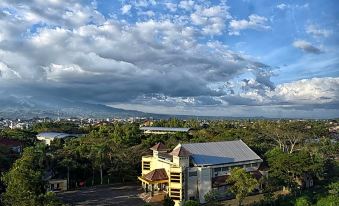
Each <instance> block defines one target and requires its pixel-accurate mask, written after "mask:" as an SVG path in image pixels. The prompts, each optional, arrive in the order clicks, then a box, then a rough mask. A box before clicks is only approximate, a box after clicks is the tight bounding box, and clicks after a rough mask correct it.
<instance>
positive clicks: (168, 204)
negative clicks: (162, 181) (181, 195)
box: [164, 195, 175, 206]
mask: <svg viewBox="0 0 339 206" xmlns="http://www.w3.org/2000/svg"><path fill="white" fill-rule="evenodd" d="M174 205H175V202H174V201H173V200H172V199H171V197H170V196H168V195H167V196H166V197H165V199H164V206H174Z"/></svg>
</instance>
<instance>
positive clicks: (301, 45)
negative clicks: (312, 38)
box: [292, 40, 322, 54]
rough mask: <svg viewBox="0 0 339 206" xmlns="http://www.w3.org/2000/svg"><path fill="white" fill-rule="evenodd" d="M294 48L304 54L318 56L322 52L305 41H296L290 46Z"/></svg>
mask: <svg viewBox="0 0 339 206" xmlns="http://www.w3.org/2000/svg"><path fill="white" fill-rule="evenodd" d="M292 45H293V46H294V47H295V48H298V49H301V50H302V51H304V52H306V53H312V54H320V53H321V52H322V51H321V50H320V49H319V48H317V47H315V46H313V45H312V44H311V43H309V42H307V41H305V40H296V41H294V42H293V44H292Z"/></svg>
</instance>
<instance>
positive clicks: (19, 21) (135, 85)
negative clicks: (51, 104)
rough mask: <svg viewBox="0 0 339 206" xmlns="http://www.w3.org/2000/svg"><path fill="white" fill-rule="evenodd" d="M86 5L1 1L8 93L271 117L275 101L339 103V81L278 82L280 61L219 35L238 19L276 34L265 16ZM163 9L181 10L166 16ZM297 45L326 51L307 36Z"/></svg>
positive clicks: (238, 27) (200, 8)
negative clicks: (268, 60)
mask: <svg viewBox="0 0 339 206" xmlns="http://www.w3.org/2000/svg"><path fill="white" fill-rule="evenodd" d="M83 2H84V1H77V0H69V1H65V0H64V1H41V0H33V1H27V2H25V3H19V1H10V0H4V1H1V2H0V7H1V9H0V28H2V29H1V30H0V94H1V95H2V96H4V97H6V96H9V95H15V96H16V97H20V96H22V97H25V96H29V97H33V98H34V97H37V96H39V97H44V98H49V97H51V98H52V97H53V98H55V99H57V98H63V99H67V100H76V101H82V102H92V103H103V104H108V105H111V104H120V105H144V106H145V107H146V106H149V107H150V108H152V109H154V108H156V107H170V108H171V110H173V111H179V110H178V108H182V109H183V110H184V111H185V112H189V111H193V112H192V113H194V112H199V111H202V110H203V109H201V108H204V107H205V108H207V107H208V108H213V109H212V110H214V112H215V113H213V114H217V115H218V114H221V113H218V110H219V109H220V110H221V109H224V111H223V112H224V113H223V114H229V113H228V112H227V111H225V108H227V109H228V110H229V111H231V113H232V112H235V111H237V112H239V113H241V114H244V116H248V115H247V114H253V115H258V114H259V115H260V114H261V113H260V112H262V113H263V114H266V113H267V112H268V111H266V110H265V109H266V108H271V107H272V108H273V109H272V110H270V111H272V112H277V111H278V112H279V111H285V110H286V109H289V110H291V111H292V110H293V111H296V110H298V111H300V110H302V109H303V108H307V109H308V110H313V109H314V110H316V109H327V108H335V106H336V105H337V102H338V95H337V93H336V91H335V90H331V88H336V87H338V78H332V79H331V78H318V79H317V78H315V79H305V80H299V81H294V82H291V83H285V84H278V85H275V84H274V83H273V82H272V76H274V75H275V74H274V73H273V71H272V67H271V66H270V65H267V64H265V63H263V62H261V61H258V59H255V58H254V57H249V56H247V55H246V54H242V53H239V52H236V51H234V50H232V49H231V48H232V47H231V45H227V44H226V43H225V42H222V41H221V40H220V39H221V38H219V36H217V37H215V35H223V34H224V32H225V30H227V25H226V24H228V23H229V24H230V30H229V32H230V33H232V34H240V32H242V31H243V30H245V29H254V30H268V29H270V26H269V25H268V20H267V19H266V18H265V17H261V16H258V15H254V14H253V15H250V16H249V18H248V19H247V20H236V19H233V20H231V19H232V17H231V15H230V13H229V7H228V6H227V5H226V4H219V5H212V4H208V3H201V2H202V1H183V2H185V3H182V5H181V6H179V5H180V3H179V4H174V3H172V4H171V3H168V4H160V3H157V2H156V1H146V0H143V1H133V2H131V3H130V4H128V5H130V6H131V7H126V8H125V9H123V8H124V7H125V6H126V5H125V6H122V7H120V6H119V7H117V8H118V9H117V13H120V12H122V13H124V12H126V13H125V14H128V12H131V8H132V7H133V14H134V10H135V13H136V14H138V15H141V16H136V18H135V19H134V18H133V20H131V22H129V21H128V20H120V19H119V16H121V14H117V15H113V14H109V15H106V16H105V15H103V14H101V13H100V11H98V9H97V5H96V4H95V3H93V4H85V3H83ZM192 2H193V3H192ZM156 5H158V6H159V5H161V6H164V5H166V8H164V9H165V11H168V10H170V11H171V12H174V11H175V9H176V12H178V13H170V12H167V13H166V14H159V12H157V11H158V10H156V8H154V6H156ZM164 7H165V6H164ZM43 8H48V9H43ZM120 9H121V10H120ZM229 21H230V22H229ZM317 29H318V28H317ZM313 30H314V29H313ZM313 30H312V31H313ZM310 31H311V29H310ZM310 34H312V35H316V34H315V33H314V32H313V33H310ZM318 34H319V35H320V36H325V35H324V34H325V33H324V32H320V33H319V32H318ZM293 45H294V46H295V47H297V48H299V49H301V50H303V51H305V52H311V53H319V52H320V49H318V48H317V47H315V46H312V45H311V43H309V42H306V41H304V40H297V41H295V42H294V43H293ZM317 49H318V50H317ZM305 56H308V57H312V56H310V55H305ZM317 57H321V55H319V56H317ZM330 63H331V62H329V63H328V64H327V65H330ZM303 66H304V65H303ZM313 66H314V67H316V65H313ZM319 67H323V66H319ZM306 77H307V76H306ZM308 96H310V98H307V97H308ZM303 106H304V107H303ZM261 107H262V108H261ZM130 109H133V108H130ZM167 110H169V109H167ZM208 110H209V109H207V110H206V111H208ZM212 110H211V111H212ZM254 111H256V113H255V112H254ZM252 112H253V113H252ZM265 112H266V113H265ZM204 114H207V115H208V112H205V113H204ZM274 114H275V113H274ZM303 114H304V113H303Z"/></svg>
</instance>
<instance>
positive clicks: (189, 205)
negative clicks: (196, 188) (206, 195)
mask: <svg viewBox="0 0 339 206" xmlns="http://www.w3.org/2000/svg"><path fill="white" fill-rule="evenodd" d="M184 206H199V203H198V202H197V201H194V200H188V201H186V202H185V203H184Z"/></svg>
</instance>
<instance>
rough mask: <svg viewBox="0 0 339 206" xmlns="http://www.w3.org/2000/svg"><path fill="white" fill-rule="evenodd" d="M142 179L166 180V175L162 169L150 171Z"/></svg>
mask: <svg viewBox="0 0 339 206" xmlns="http://www.w3.org/2000/svg"><path fill="white" fill-rule="evenodd" d="M143 178H144V179H145V180H148V181H160V180H168V176H167V173H166V171H165V169H163V168H162V169H155V170H152V171H151V172H149V173H147V174H145V175H144V176H143Z"/></svg>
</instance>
